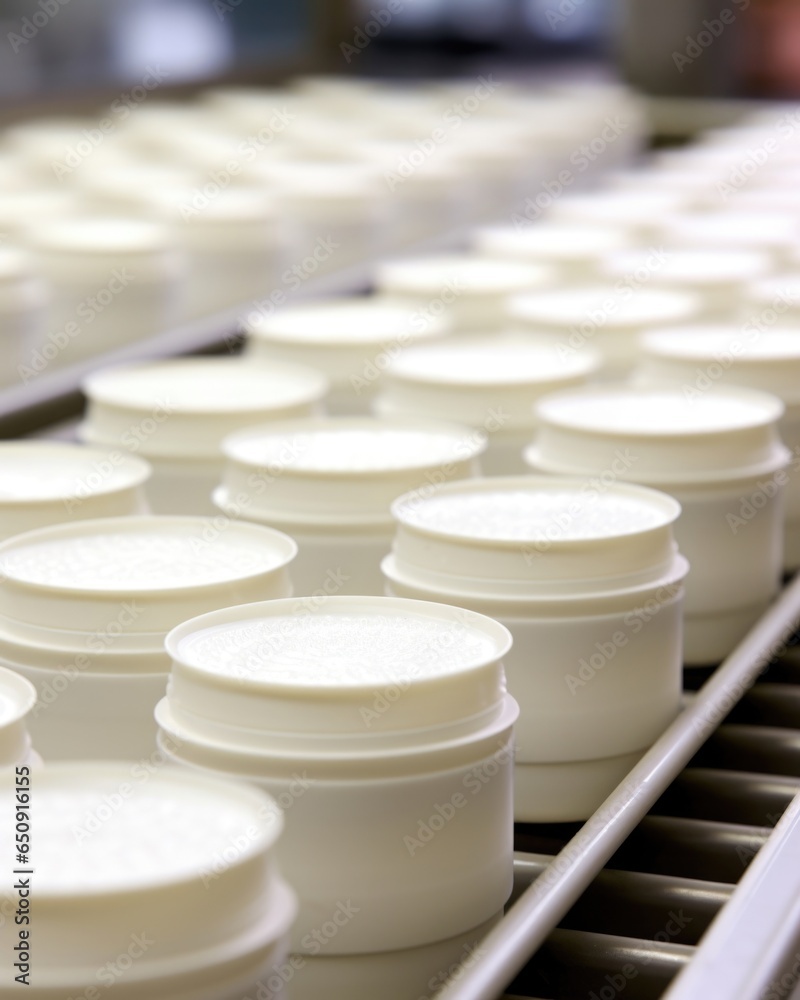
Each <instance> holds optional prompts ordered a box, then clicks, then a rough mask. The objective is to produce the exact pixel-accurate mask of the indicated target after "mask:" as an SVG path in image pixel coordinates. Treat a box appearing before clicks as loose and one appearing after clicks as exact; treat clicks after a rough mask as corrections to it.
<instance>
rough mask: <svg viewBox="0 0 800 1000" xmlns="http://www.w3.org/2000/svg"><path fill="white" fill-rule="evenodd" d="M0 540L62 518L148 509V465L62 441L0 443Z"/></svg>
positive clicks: (126, 455) (123, 455) (132, 457)
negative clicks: (146, 487) (146, 489)
mask: <svg viewBox="0 0 800 1000" xmlns="http://www.w3.org/2000/svg"><path fill="white" fill-rule="evenodd" d="M0 470H1V472H0V541H2V540H3V539H6V538H10V537H11V536H12V535H19V534H20V533H22V532H23V531H33V530H34V529H35V528H44V527H47V525H50V524H59V523H60V522H62V521H73V520H90V519H92V518H97V517H118V516H123V515H125V514H146V513H147V502H146V499H145V492H144V490H145V484H146V482H147V480H148V479H149V477H150V471H151V470H150V466H149V465H148V464H147V462H145V461H144V460H143V459H141V458H137V457H136V456H135V455H131V454H129V453H128V452H126V451H121V450H116V451H109V450H107V449H105V448H90V447H87V446H85V445H75V444H68V443H66V442H61V441H4V442H2V443H0Z"/></svg>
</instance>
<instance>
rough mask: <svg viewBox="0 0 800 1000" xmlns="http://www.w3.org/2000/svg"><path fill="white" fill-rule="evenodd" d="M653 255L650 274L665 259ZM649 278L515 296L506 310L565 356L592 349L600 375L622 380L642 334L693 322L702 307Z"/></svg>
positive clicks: (692, 298) (685, 294)
mask: <svg viewBox="0 0 800 1000" xmlns="http://www.w3.org/2000/svg"><path fill="white" fill-rule="evenodd" d="M651 257H652V260H651V262H650V263H649V264H648V267H649V269H650V273H652V272H653V271H654V270H655V269H657V268H658V267H660V266H661V262H663V259H664V255H663V254H661V253H660V252H659V251H653V253H652V255H651ZM647 280H648V279H647V278H644V280H640V278H639V277H636V276H633V277H631V278H630V279H627V280H622V281H617V282H614V283H609V284H606V285H599V284H598V285H583V286H579V287H575V288H564V289H560V290H559V291H554V292H542V293H538V294H536V295H516V296H514V297H513V298H512V299H511V300H510V301H509V304H508V309H509V312H510V313H511V315H512V316H513V318H514V319H515V320H516V321H517V324H518V325H519V326H522V327H524V328H525V329H527V330H529V331H530V332H531V333H536V334H540V335H546V336H550V337H553V338H555V339H556V340H557V341H558V343H559V345H560V348H559V352H560V354H562V355H563V356H570V355H572V354H576V353H580V352H582V351H585V350H586V349H587V348H593V349H594V350H596V351H598V352H599V353H600V355H601V357H602V375H603V377H604V378H615V377H620V376H623V375H627V374H628V372H630V370H631V369H632V368H633V367H634V365H635V364H636V362H637V360H638V356H639V348H638V344H639V336H640V335H641V334H642V333H643V332H644V331H645V330H648V329H650V328H651V327H653V326H656V325H658V326H664V325H665V324H667V323H686V322H690V321H692V320H696V319H698V317H699V314H700V310H701V308H702V303H701V301H700V299H699V298H698V297H697V296H696V295H693V294H692V293H690V292H678V291H672V290H666V289H657V288H651V287H646V282H647Z"/></svg>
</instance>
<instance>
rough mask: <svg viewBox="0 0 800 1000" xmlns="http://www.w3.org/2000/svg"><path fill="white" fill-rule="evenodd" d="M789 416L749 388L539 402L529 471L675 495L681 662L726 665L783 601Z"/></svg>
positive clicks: (601, 391) (590, 394)
mask: <svg viewBox="0 0 800 1000" xmlns="http://www.w3.org/2000/svg"><path fill="white" fill-rule="evenodd" d="M783 411H784V407H783V404H782V403H781V401H780V400H779V399H778V398H777V397H775V396H771V395H768V394H766V393H760V392H757V391H755V390H751V389H743V388H737V387H725V388H722V387H720V388H718V389H716V390H715V391H714V392H707V393H704V392H702V391H701V390H698V391H697V392H696V393H695V394H687V393H686V392H684V391H683V390H681V389H679V388H677V387H672V386H667V387H663V388H658V389H656V388H650V389H637V388H631V387H626V386H609V387H597V388H586V389H582V390H572V391H570V392H564V393H560V394H558V395H554V396H551V397H550V398H549V399H545V400H543V401H542V402H540V403H539V404H538V414H539V421H540V423H539V432H538V436H537V438H536V441H535V444H534V445H533V446H531V448H529V449H528V451H527V452H526V460H527V461H528V463H529V465H530V466H531V467H532V468H534V469H536V470H538V471H542V472H549V473H553V474H556V475H581V476H593V477H597V476H600V477H601V481H602V480H603V479H604V478H608V477H611V479H612V481H613V479H615V478H616V479H623V480H630V481H634V482H638V483H643V484H645V485H647V486H655V487H658V488H659V489H664V490H667V491H668V492H669V493H670V494H671V495H672V496H674V497H675V498H676V499H677V500H679V501H680V504H681V507H682V509H683V514H682V516H681V519H680V521H679V522H678V524H677V525H676V528H675V535H676V538H677V540H678V544H679V546H680V550H681V552H682V553H683V554H684V555H685V556H686V557H687V559H688V560H689V564H690V566H691V567H692V568H691V571H690V573H689V577H688V579H687V583H686V626H685V630H686V642H685V649H684V657H685V660H686V662H687V663H689V664H693V665H699V664H708V663H716V662H719V661H720V660H722V659H723V658H724V657H725V656H726V655H727V654H728V653H729V652H730V651H731V649H733V647H734V646H735V645H736V644H737V642H738V641H739V640H740V639H741V638H742V636H744V635H745V633H746V632H747V631H748V629H749V628H750V627H751V625H752V624H753V623H754V622H755V621H756V620H757V619H758V618H759V617H760V616H761V614H762V613H763V611H764V609H765V608H766V607H767V605H768V604H769V602H770V601H771V600H772V599H773V597H774V596H775V594H776V593H777V591H778V588H779V585H780V577H781V563H782V547H783V511H784V504H783V485H782V480H783V478H784V477H785V475H786V473H785V469H786V465H787V462H788V460H789V453H788V451H787V449H786V448H785V447H784V445H783V444H782V443H781V441H780V438H779V435H778V421H779V419H780V418H781V417H782V415H783Z"/></svg>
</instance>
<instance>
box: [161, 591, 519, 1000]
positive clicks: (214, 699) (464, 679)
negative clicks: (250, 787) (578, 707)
mask: <svg viewBox="0 0 800 1000" xmlns="http://www.w3.org/2000/svg"><path fill="white" fill-rule="evenodd" d="M510 644H511V637H510V635H509V633H508V631H507V630H506V629H505V628H503V626H502V625H499V624H498V623H497V622H494V621H491V620H490V619H487V618H484V617H483V616H482V615H475V614H471V613H470V612H467V611H463V610H462V609H459V608H453V607H446V606H443V605H438V604H433V603H428V602H420V601H404V600H397V599H392V598H386V597H328V598H323V599H321V600H320V601H319V602H317V603H316V604H313V605H312V604H310V603H309V602H307V601H295V600H288V601H268V602H265V603H261V604H255V605H250V606H246V607H239V608H227V609H225V610H222V611H218V612H215V613H212V614H210V615H204V616H203V617H201V618H196V619H194V620H192V621H188V622H185V623H184V624H183V625H181V626H179V627H178V628H176V629H174V630H173V632H172V633H171V634H170V635H169V637H168V638H167V648H168V650H169V653H170V656H171V657H172V660H173V669H172V675H171V677H170V683H169V688H168V692H167V697H166V698H165V699H164V700H163V701H162V702H161V703H160V704H159V705H158V708H157V710H156V718H157V721H158V723H159V726H160V727H161V734H160V744H161V747H162V749H165V750H166V751H167V752H168V753H170V755H171V756H173V757H174V758H176V759H177V760H179V761H181V762H183V763H184V764H187V765H190V766H192V767H194V768H202V769H205V770H212V771H214V772H216V773H217V774H221V775H225V776H226V777H227V778H231V777H234V776H236V777H243V778H247V779H248V780H249V781H251V782H253V783H255V784H257V785H259V786H260V787H262V788H264V789H265V790H267V791H269V792H270V793H271V794H272V795H273V797H274V798H275V799H276V801H277V802H278V803H279V805H281V807H282V808H283V810H284V817H285V821H286V835H285V836H284V837H283V838H282V839H281V842H280V845H279V848H278V861H279V863H280V866H281V871H282V872H283V873H284V874H285V876H286V878H287V879H288V880H289V881H290V883H291V884H292V886H293V887H294V889H295V890H296V892H297V894H298V898H299V903H300V912H299V915H298V919H297V922H296V924H295V927H294V933H293V938H292V950H293V951H294V952H295V953H296V954H298V955H300V956H315V955H319V954H322V955H323V956H324V957H325V958H333V957H334V956H336V957H339V958H341V959H342V964H341V968H342V969H343V970H345V971H344V973H343V974H345V975H347V974H348V973H347V971H346V970H347V969H348V965H349V964H350V963H351V962H355V963H356V964H355V965H354V966H353V969H354V971H355V969H357V968H358V967H362V968H363V959H364V957H365V956H366V957H369V956H373V955H383V954H385V953H386V952H395V953H397V952H400V951H404V950H406V952H407V955H406V957H407V959H408V961H410V962H413V961H415V960H416V957H415V955H416V951H417V949H419V950H421V951H422V954H421V955H420V958H421V959H424V961H423V962H422V964H421V965H420V966H419V967H418V972H419V979H418V989H417V990H416V992H415V993H414V994H413V995H418V994H419V993H422V992H424V985H425V981H426V978H427V976H429V975H430V972H429V968H430V965H429V959H430V956H429V955H428V956H427V958H426V956H425V953H424V949H425V948H427V947H428V946H430V945H432V944H437V943H440V942H446V941H450V942H451V944H450V945H449V946H448V947H450V948H451V951H450V954H451V955H453V956H454V957H455V955H456V954H457V950H458V944H457V940H458V938H461V940H462V941H463V940H464V939H465V938H466V939H467V940H469V939H470V936H471V935H472V936H474V932H475V929H476V928H479V927H484V926H485V925H486V923H487V921H490V920H492V919H494V918H495V917H496V915H497V914H498V913H499V912H500V911H501V909H502V907H503V905H504V904H505V902H506V900H507V899H508V896H509V893H510V891H511V883H512V840H513V824H512V761H513V746H512V726H513V724H514V721H515V720H516V717H517V711H518V710H517V705H516V703H515V702H514V700H513V699H512V698H511V697H509V696H508V695H507V694H506V689H505V675H504V672H503V665H502V659H503V657H504V656H505V655H506V653H507V652H508V649H509V646H510ZM330 858H335V859H336V861H335V864H332V863H330V861H329V860H326V859H330ZM344 901H346V902H347V904H348V905H349V911H350V912H349V918H347V919H346V918H344V917H343V918H342V919H341V920H339V921H337V922H338V924H339V929H338V931H337V932H336V933H335V934H331V935H329V936H328V939H327V940H325V941H323V942H322V943H321V944H320V943H315V940H314V931H315V930H316V929H317V928H318V927H319V925H320V922H321V921H323V920H329V919H331V917H332V915H333V914H335V913H337V912H338V911H339V909H340V907H341V904H342V903H343V902H344ZM453 939H456V940H455V941H454V940H453ZM453 946H454V947H455V951H453V950H452V949H453ZM370 985H371V986H372V987H373V989H372V990H371V991H370V992H368V993H361V994H359V995H360V996H377V995H380V996H384V995H387V996H391V997H394V996H396V995H397V994H395V993H394V992H391V990H392V986H391V984H387V993H385V994H384V991H383V989H382V988H381V984H380V983H375V982H372V983H371V984H370ZM336 995H337V996H339V995H341V994H340V993H337V994H336ZM400 995H402V996H406V995H407V994H400Z"/></svg>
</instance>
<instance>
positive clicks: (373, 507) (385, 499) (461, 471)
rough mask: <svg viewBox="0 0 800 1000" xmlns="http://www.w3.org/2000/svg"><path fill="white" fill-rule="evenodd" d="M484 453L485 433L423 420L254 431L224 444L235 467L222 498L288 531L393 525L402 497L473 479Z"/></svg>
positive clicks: (333, 420)
mask: <svg viewBox="0 0 800 1000" xmlns="http://www.w3.org/2000/svg"><path fill="white" fill-rule="evenodd" d="M485 449H486V436H485V434H481V433H479V432H476V431H471V430H469V429H468V428H466V427H458V426H455V425H451V424H445V423H442V424H440V423H437V422H435V421H427V420H420V419H417V418H409V419H403V418H396V419H379V418H375V417H328V418H323V419H306V420H297V421H292V422H290V423H288V422H287V423H276V424H268V425H266V426H264V427H252V428H248V429H246V430H244V431H240V432H238V433H237V434H233V435H231V436H230V437H228V438H226V439H225V441H224V442H223V449H222V450H223V452H224V454H225V456H226V457H227V459H228V463H227V465H226V468H225V472H224V475H223V481H222V486H221V488H220V489H219V490H218V491H217V492H216V493H215V500H216V501H217V503H218V505H219V506H220V507H221V508H222V509H223V510H226V509H229V507H230V509H231V511H232V512H234V510H235V508H236V507H237V506H238V509H239V510H240V511H241V507H242V505H243V504H244V501H245V498H247V516H248V518H252V519H257V520H264V521H266V522H268V523H271V522H273V521H274V522H277V523H280V524H282V525H283V526H286V525H288V524H289V523H290V522H291V523H292V524H294V525H302V524H318V525H325V524H329V525H342V526H351V527H355V526H358V525H363V524H370V525H375V524H388V523H391V515H390V510H389V508H390V506H391V502H392V500H394V498H395V497H397V496H399V495H400V494H401V493H405V492H407V491H408V490H410V489H415V488H417V487H419V486H423V485H424V484H425V483H429V484H430V483H435V482H440V481H444V480H445V479H463V478H465V477H466V476H469V475H472V474H473V473H474V472H475V471H476V469H477V466H476V460H477V459H478V457H479V456H480V455H481V454H482V452H483V451H485ZM237 498H238V499H237ZM231 505H233V506H231Z"/></svg>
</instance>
